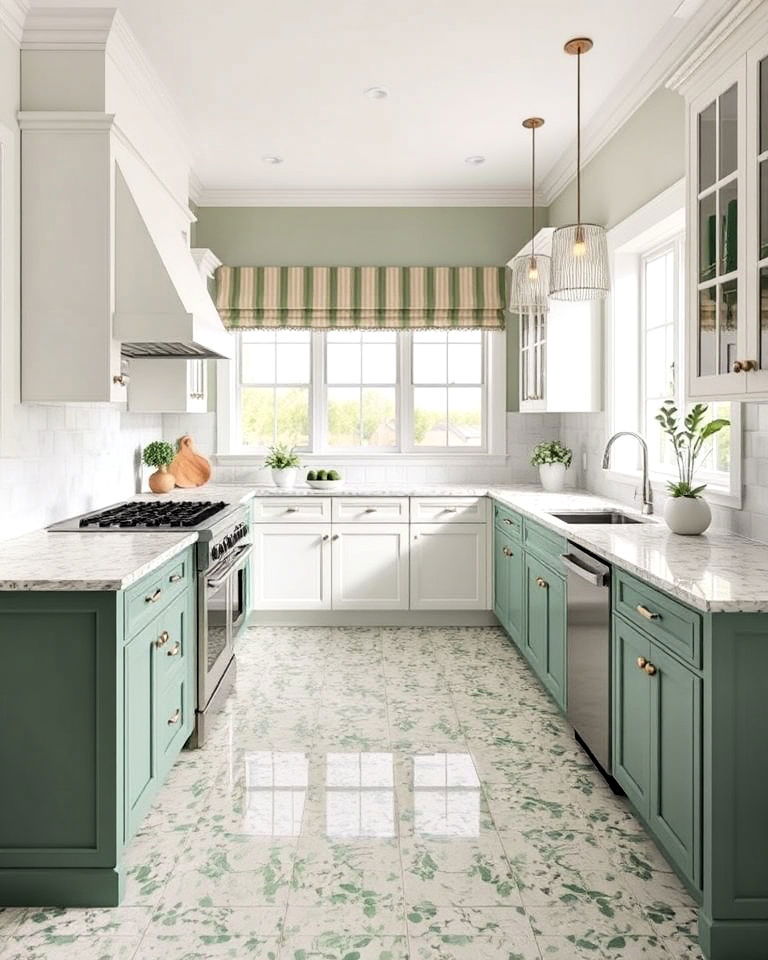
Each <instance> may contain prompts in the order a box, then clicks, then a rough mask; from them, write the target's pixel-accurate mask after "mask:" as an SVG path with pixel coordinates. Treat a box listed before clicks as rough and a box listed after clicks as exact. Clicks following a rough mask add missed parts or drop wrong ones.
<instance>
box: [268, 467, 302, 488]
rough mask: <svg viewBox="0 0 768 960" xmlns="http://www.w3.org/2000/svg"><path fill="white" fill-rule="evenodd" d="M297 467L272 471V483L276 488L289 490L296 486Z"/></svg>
mask: <svg viewBox="0 0 768 960" xmlns="http://www.w3.org/2000/svg"><path fill="white" fill-rule="evenodd" d="M298 472H299V471H298V468H297V467H286V468H285V469H284V470H275V469H274V468H273V469H272V482H273V483H274V485H275V486H276V487H284V488H285V489H288V490H289V489H290V488H291V487H293V486H294V485H295V484H296V475H297V473H298Z"/></svg>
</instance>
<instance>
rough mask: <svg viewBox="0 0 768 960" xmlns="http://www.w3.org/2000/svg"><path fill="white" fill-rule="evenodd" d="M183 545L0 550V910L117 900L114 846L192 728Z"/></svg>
mask: <svg viewBox="0 0 768 960" xmlns="http://www.w3.org/2000/svg"><path fill="white" fill-rule="evenodd" d="M195 540H196V534H190V533H184V532H179V533H150V534H147V533H138V534H135V533H119V534H117V535H116V534H114V533H83V534H81V533H44V532H41V533H35V534H30V535H29V536H27V537H22V538H19V539H18V540H13V541H8V542H6V543H4V544H3V548H4V549H3V553H2V556H0V729H1V730H2V731H3V735H2V739H1V740H0V770H2V780H3V786H2V789H0V905H6V906H49V905H57V906H115V905H117V904H118V903H119V902H120V898H121V894H122V889H123V883H124V877H123V869H122V866H121V861H122V853H123V850H124V848H125V846H126V844H127V843H128V841H129V840H130V838H131V836H132V835H133V834H134V832H135V831H136V828H137V826H138V824H139V823H140V822H141V819H142V817H143V816H144V814H145V813H146V811H147V809H148V808H149V806H150V804H151V802H152V798H153V797H154V795H155V793H156V791H157V789H158V788H159V786H160V785H161V784H162V782H163V779H164V778H165V776H166V774H167V772H168V770H169V769H170V767H171V765H172V764H173V761H174V759H175V758H176V756H177V755H178V753H179V751H180V750H181V748H182V746H183V745H184V743H185V742H186V740H187V739H188V738H189V736H190V734H191V733H192V729H193V725H194V718H195V676H196V669H195V667H196V656H197V643H196V601H197V592H196V571H195V561H194V558H195V553H194V550H195V548H194V546H193V544H194V542H195ZM9 573H12V578H11V576H8V574H9Z"/></svg>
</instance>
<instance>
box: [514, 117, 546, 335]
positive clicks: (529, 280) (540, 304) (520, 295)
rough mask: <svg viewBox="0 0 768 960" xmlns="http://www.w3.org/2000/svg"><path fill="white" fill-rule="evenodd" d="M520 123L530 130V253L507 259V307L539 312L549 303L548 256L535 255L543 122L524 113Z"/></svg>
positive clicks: (518, 310)
mask: <svg viewBox="0 0 768 960" xmlns="http://www.w3.org/2000/svg"><path fill="white" fill-rule="evenodd" d="M523 126H524V127H525V129H526V130H530V131H531V253H530V256H520V257H515V259H514V260H513V261H512V263H510V265H509V266H510V269H511V271H512V279H511V284H510V294H509V309H510V310H511V311H512V312H513V313H520V314H522V313H533V314H537V315H539V316H541V315H542V314H544V313H546V312H547V309H548V304H549V282H550V281H549V273H550V260H549V257H546V256H543V255H542V254H539V255H538V256H537V255H536V249H535V245H534V237H535V235H536V131H537V130H538V129H539V127H543V126H544V121H543V120H542V119H541V117H528V119H527V120H523Z"/></svg>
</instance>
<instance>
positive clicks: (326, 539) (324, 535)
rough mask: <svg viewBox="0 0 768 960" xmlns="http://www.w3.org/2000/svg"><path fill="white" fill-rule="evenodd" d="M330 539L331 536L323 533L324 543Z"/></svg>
mask: <svg viewBox="0 0 768 960" xmlns="http://www.w3.org/2000/svg"><path fill="white" fill-rule="evenodd" d="M330 539H331V538H330V537H329V536H328V534H327V533H324V534H323V541H322V542H323V543H327V542H328V541H329V540H330Z"/></svg>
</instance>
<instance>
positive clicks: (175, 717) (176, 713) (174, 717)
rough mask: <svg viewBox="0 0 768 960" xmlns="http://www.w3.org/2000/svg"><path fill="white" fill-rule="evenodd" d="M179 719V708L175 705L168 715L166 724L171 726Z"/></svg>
mask: <svg viewBox="0 0 768 960" xmlns="http://www.w3.org/2000/svg"><path fill="white" fill-rule="evenodd" d="M180 719H181V710H179V708H178V707H177V708H176V709H175V710H174V711H173V713H172V714H171V716H170V717H168V726H169V727H170V726H172V725H173V724H174V723H178V722H179V720H180Z"/></svg>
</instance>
